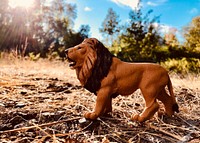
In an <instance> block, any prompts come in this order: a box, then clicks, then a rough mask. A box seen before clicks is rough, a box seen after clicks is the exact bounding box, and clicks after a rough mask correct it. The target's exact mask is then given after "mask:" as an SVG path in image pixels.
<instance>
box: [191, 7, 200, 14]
mask: <svg viewBox="0 0 200 143" xmlns="http://www.w3.org/2000/svg"><path fill="white" fill-rule="evenodd" d="M198 12H199V11H198V9H197V8H192V9H191V10H190V11H189V13H190V14H197V13H198Z"/></svg>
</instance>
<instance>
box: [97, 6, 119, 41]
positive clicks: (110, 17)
mask: <svg viewBox="0 0 200 143" xmlns="http://www.w3.org/2000/svg"><path fill="white" fill-rule="evenodd" d="M119 23H120V20H119V16H118V15H117V14H116V12H115V11H114V10H113V9H112V8H109V9H108V14H107V15H106V18H105V20H104V21H103V23H102V27H101V28H100V32H101V33H102V34H103V35H107V36H108V37H107V38H108V41H111V42H112V41H113V39H114V37H115V36H118V33H119V32H120V26H119ZM109 38H110V39H111V40H109Z"/></svg>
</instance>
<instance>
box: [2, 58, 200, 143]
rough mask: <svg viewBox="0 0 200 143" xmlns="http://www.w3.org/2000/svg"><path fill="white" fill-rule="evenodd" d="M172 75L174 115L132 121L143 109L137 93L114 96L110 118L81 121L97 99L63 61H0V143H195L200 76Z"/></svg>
mask: <svg viewBox="0 0 200 143" xmlns="http://www.w3.org/2000/svg"><path fill="white" fill-rule="evenodd" d="M170 76H171V78H172V82H173V85H174V92H175V95H176V98H177V101H178V104H179V106H180V113H178V114H176V115H175V116H174V117H172V118H168V117H166V116H162V117H159V118H158V117H157V116H155V117H154V118H153V119H151V120H150V121H147V122H145V123H144V124H138V123H135V122H131V121H130V120H129V118H130V116H131V114H133V113H136V112H141V111H142V109H143V107H144V101H143V98H142V96H141V93H140V92H139V91H136V92H135V93H134V94H132V95H131V96H128V97H122V96H119V97H117V98H115V99H114V100H113V113H112V114H111V115H110V116H109V117H102V118H98V120H97V121H84V120H83V118H82V115H83V114H84V112H86V111H91V110H92V109H93V106H94V103H95V99H96V97H95V96H94V95H93V94H91V93H89V92H88V91H86V90H85V89H83V88H81V87H80V85H79V82H78V80H77V79H76V76H75V71H72V70H70V69H69V68H68V66H67V63H65V62H60V61H51V62H50V61H46V60H39V61H37V62H33V61H28V60H2V59H0V142H1V143H7V142H10V143H11V142H14V143H18V142H19V143H28V142H33V143H41V142H53V143H65V142H66V143H72V142H73V143H76V142H85V143H90V142H96V143H98V142H104V143H109V142H117V143H125V142H133V143H134V142H137V143H140V142H142V143H151V142H157V143H166V142H167V143H174V142H179V143H181V142H190V143H199V142H200V77H199V76H194V75H193V76H192V75H188V76H185V77H184V78H183V77H180V76H178V75H176V74H170Z"/></svg>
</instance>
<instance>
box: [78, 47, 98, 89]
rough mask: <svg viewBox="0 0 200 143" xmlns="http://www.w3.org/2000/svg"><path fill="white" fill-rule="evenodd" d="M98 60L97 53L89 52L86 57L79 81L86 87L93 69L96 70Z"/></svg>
mask: <svg viewBox="0 0 200 143" xmlns="http://www.w3.org/2000/svg"><path fill="white" fill-rule="evenodd" d="M96 60H97V55H96V51H90V52H88V54H87V56H86V57H85V61H84V63H83V66H82V68H81V70H80V72H79V80H80V82H81V84H82V85H85V84H86V82H87V80H88V78H89V77H90V76H91V74H92V69H93V68H94V65H95V63H96Z"/></svg>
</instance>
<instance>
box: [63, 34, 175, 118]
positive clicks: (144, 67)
mask: <svg viewBox="0 0 200 143" xmlns="http://www.w3.org/2000/svg"><path fill="white" fill-rule="evenodd" d="M66 57H67V59H68V62H69V66H70V67H71V68H72V69H75V70H76V74H77V78H78V80H79V81H80V83H81V85H82V86H83V87H84V88H86V89H87V90H89V91H90V92H92V93H94V94H95V95H96V96H97V99H96V106H95V109H94V111H93V112H87V113H85V114H84V117H85V118H86V119H91V120H95V119H97V118H98V117H100V116H102V115H105V114H107V113H109V112H112V98H115V97H116V96H118V95H130V94H132V93H133V92H134V91H136V90H137V89H140V90H141V92H142V95H143V97H144V100H145V106H146V107H145V109H144V111H143V112H142V113H141V114H135V115H132V116H131V120H133V121H139V122H144V121H146V120H149V119H150V118H151V117H152V116H153V115H154V114H155V112H157V111H158V109H159V104H158V102H157V99H158V100H160V101H161V102H162V103H163V104H164V107H165V113H166V114H167V115H168V116H172V115H173V114H174V112H179V110H178V104H177V103H176V100H175V97H174V93H173V88H172V83H171V80H170V78H169V75H168V72H167V71H166V70H165V69H164V68H163V67H161V66H160V65H157V64H152V63H128V62H123V61H121V60H120V59H118V58H117V57H115V56H114V55H112V54H111V53H110V52H109V50H108V49H107V48H105V46H104V45H103V44H102V43H101V42H100V41H98V40H97V39H95V38H88V39H85V40H84V41H83V42H82V43H80V44H79V45H77V46H75V47H72V48H69V49H67V50H66ZM166 86H167V87H168V90H169V93H170V95H168V94H167V92H166V90H165V87H166Z"/></svg>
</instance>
